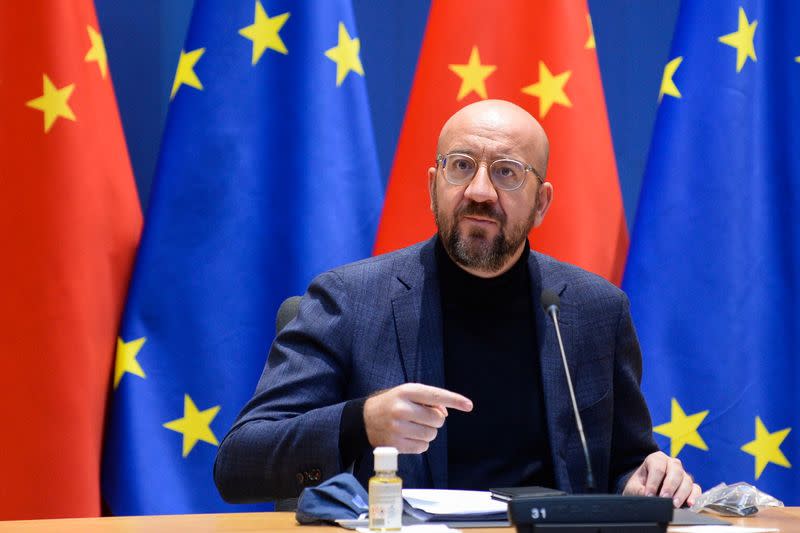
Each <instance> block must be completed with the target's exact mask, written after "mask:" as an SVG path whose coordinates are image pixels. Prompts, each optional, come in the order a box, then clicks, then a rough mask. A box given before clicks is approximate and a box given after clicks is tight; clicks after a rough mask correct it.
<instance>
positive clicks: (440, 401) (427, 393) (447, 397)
mask: <svg viewBox="0 0 800 533" xmlns="http://www.w3.org/2000/svg"><path fill="white" fill-rule="evenodd" d="M403 389H404V393H405V397H406V398H407V399H408V400H410V401H412V402H414V403H419V404H422V405H430V406H433V407H443V408H445V409H446V408H448V407H451V408H453V409H458V410H459V411H467V412H469V411H472V400H470V399H469V398H467V397H466V396H462V395H460V394H458V393H456V392H452V391H449V390H447V389H440V388H439V387H431V386H430V385H423V384H422V383H408V384H406V385H405V386H404V387H403Z"/></svg>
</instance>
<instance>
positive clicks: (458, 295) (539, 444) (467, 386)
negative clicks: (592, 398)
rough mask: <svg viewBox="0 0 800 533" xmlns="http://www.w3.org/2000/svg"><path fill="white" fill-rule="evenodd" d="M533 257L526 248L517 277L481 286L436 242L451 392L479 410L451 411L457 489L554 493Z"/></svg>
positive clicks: (451, 474)
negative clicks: (545, 490) (538, 489)
mask: <svg viewBox="0 0 800 533" xmlns="http://www.w3.org/2000/svg"><path fill="white" fill-rule="evenodd" d="M529 254H530V248H529V246H528V244H527V242H526V244H525V249H524V250H523V252H522V256H521V257H520V259H519V260H518V261H517V262H516V263H515V264H514V265H513V266H512V267H511V269H509V270H508V271H507V272H505V273H503V274H502V275H500V276H497V277H494V278H479V277H477V276H473V275H472V274H470V273H468V272H466V271H465V270H463V269H462V268H461V267H459V266H458V265H457V264H455V263H454V262H453V261H452V259H451V258H450V256H449V255H448V254H447V252H446V251H445V250H444V247H443V246H442V244H441V242H440V241H439V240H438V239H437V242H436V261H437V264H438V268H439V282H440V288H441V302H442V326H443V327H442V333H443V341H444V342H443V347H444V375H445V388H446V389H448V390H451V391H454V392H458V393H459V394H463V395H464V396H466V397H467V398H469V399H471V400H472V402H473V404H474V409H473V410H472V412H470V413H462V412H460V411H457V410H455V409H450V410H449V413H450V415H449V416H448V418H447V463H448V465H447V466H448V485H449V486H450V488H454V489H476V490H487V489H489V488H492V487H512V486H524V485H542V486H547V487H552V486H553V485H554V482H553V467H552V460H551V457H550V444H549V440H548V434H547V421H546V418H545V408H544V395H543V393H542V378H541V368H540V365H539V350H538V345H537V340H536V322H535V319H534V312H533V300H532V298H531V281H530V276H529V274H528V256H529Z"/></svg>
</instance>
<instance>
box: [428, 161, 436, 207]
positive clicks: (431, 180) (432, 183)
mask: <svg viewBox="0 0 800 533" xmlns="http://www.w3.org/2000/svg"><path fill="white" fill-rule="evenodd" d="M434 187H436V167H430V168H429V169H428V197H429V198H430V202H431V212H433V188H434Z"/></svg>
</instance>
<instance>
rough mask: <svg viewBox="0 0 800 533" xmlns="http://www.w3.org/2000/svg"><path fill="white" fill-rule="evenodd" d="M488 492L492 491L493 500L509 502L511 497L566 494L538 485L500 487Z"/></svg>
mask: <svg viewBox="0 0 800 533" xmlns="http://www.w3.org/2000/svg"><path fill="white" fill-rule="evenodd" d="M489 492H491V493H492V499H493V500H498V501H501V502H510V501H511V499H512V498H517V499H520V498H538V497H540V496H563V495H565V494H566V492H564V491H563V490H556V489H551V488H548V487H540V486H538V485H532V486H528V487H500V488H496V489H489Z"/></svg>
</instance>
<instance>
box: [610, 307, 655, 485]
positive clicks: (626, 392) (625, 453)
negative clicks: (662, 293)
mask: <svg viewBox="0 0 800 533" xmlns="http://www.w3.org/2000/svg"><path fill="white" fill-rule="evenodd" d="M641 381H642V352H641V349H640V348H639V340H638V338H637V337H636V331H635V329H634V327H633V321H632V319H631V312H630V302H629V301H628V297H627V296H626V295H625V294H624V293H623V294H622V299H621V310H620V314H619V322H618V324H617V331H616V350H615V354H614V422H613V430H612V440H611V463H610V471H609V474H610V476H609V477H610V480H611V483H612V487H611V488H612V489H615V490H616V491H617V492H622V490H623V489H624V488H625V484H626V483H627V481H628V478H629V477H630V475H631V474H632V473H633V471H634V470H635V469H636V468H638V467H639V465H641V464H642V462H644V459H645V458H646V457H647V456H648V455H649V454H651V453H653V452H655V451H658V446H657V445H656V442H655V440H654V439H653V425H652V421H651V419H650V411H649V410H648V408H647V404H646V403H645V400H644V396H643V395H642V389H641Z"/></svg>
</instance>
